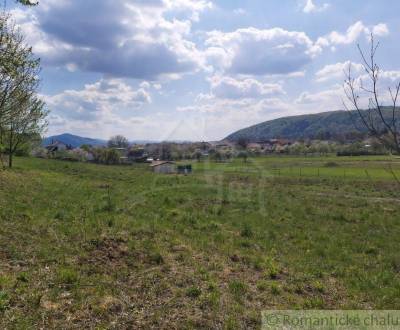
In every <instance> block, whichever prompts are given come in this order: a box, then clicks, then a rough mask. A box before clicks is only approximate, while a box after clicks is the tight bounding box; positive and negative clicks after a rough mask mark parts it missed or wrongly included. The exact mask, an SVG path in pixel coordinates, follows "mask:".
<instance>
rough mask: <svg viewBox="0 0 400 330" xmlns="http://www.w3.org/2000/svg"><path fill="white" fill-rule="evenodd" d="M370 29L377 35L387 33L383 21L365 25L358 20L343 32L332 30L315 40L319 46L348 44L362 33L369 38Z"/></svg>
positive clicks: (387, 30)
mask: <svg viewBox="0 0 400 330" xmlns="http://www.w3.org/2000/svg"><path fill="white" fill-rule="evenodd" d="M371 31H372V32H374V33H376V35H377V36H385V35H387V34H388V33H389V29H388V27H387V25H386V24H384V23H379V24H378V25H373V26H366V25H364V23H363V22H362V21H358V22H356V23H354V24H353V25H351V26H350V27H349V28H348V29H347V31H346V33H344V34H343V33H340V32H337V31H332V32H331V33H330V34H328V35H327V36H324V37H320V38H319V39H318V40H317V43H316V45H317V46H320V47H330V46H335V45H349V44H352V43H354V42H355V41H356V40H357V39H359V38H360V36H363V35H364V36H366V37H367V38H369V36H370V34H371Z"/></svg>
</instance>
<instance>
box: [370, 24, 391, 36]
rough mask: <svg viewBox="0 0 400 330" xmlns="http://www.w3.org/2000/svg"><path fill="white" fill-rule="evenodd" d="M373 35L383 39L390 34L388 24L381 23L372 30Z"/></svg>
mask: <svg viewBox="0 0 400 330" xmlns="http://www.w3.org/2000/svg"><path fill="white" fill-rule="evenodd" d="M372 33H373V34H374V35H375V36H377V37H383V36H386V35H388V34H389V28H388V27H387V25H386V24H384V23H380V24H378V25H375V26H374V27H373V28H372Z"/></svg>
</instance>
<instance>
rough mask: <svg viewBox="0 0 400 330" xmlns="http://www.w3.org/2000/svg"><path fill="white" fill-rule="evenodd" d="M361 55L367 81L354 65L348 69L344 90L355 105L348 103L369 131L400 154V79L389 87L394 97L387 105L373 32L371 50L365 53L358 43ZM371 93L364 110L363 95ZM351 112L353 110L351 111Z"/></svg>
mask: <svg viewBox="0 0 400 330" xmlns="http://www.w3.org/2000/svg"><path fill="white" fill-rule="evenodd" d="M357 47H358V50H359V52H360V55H361V59H362V65H363V67H364V71H365V73H366V77H367V78H366V79H367V83H365V81H363V78H362V77H358V78H356V77H354V76H353V74H352V71H351V65H350V66H349V68H348V71H347V72H345V74H346V80H345V85H344V91H345V93H346V97H347V100H348V101H349V102H350V105H351V106H348V105H347V104H346V103H345V102H343V103H344V106H345V108H346V109H347V110H355V111H356V113H357V114H358V117H359V118H360V120H361V123H362V125H363V126H364V128H366V129H367V131H368V133H369V134H370V135H371V136H373V137H375V138H377V139H378V140H379V141H380V142H381V143H382V144H383V145H384V146H385V147H387V148H389V149H390V150H395V151H396V152H397V153H400V131H399V126H398V123H397V121H398V119H399V115H400V109H399V108H398V107H397V102H398V98H399V92H400V82H399V83H397V84H396V86H395V87H394V88H392V87H389V88H388V94H387V96H390V101H389V102H388V103H389V104H388V105H387V106H385V105H384V104H383V100H384V96H382V94H383V93H382V94H381V91H380V89H379V78H380V73H381V70H380V67H379V65H378V64H377V63H376V52H377V50H378V47H379V42H378V43H376V42H375V40H374V36H373V34H371V39H370V50H369V53H366V52H364V51H363V50H362V49H361V47H360V45H357ZM362 94H363V95H367V97H368V107H367V109H363V106H362V105H361V102H362V100H361V99H362V97H361V95H362ZM350 113H351V112H350Z"/></svg>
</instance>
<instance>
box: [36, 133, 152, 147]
mask: <svg viewBox="0 0 400 330" xmlns="http://www.w3.org/2000/svg"><path fill="white" fill-rule="evenodd" d="M56 141H58V142H62V143H65V144H67V145H70V146H72V147H73V148H79V147H80V146H82V145H84V144H90V145H91V146H93V147H102V146H106V145H107V141H106V140H102V139H93V138H88V137H82V136H79V135H73V134H69V133H64V134H60V135H53V136H49V137H46V138H44V139H43V140H42V146H47V145H49V144H51V143H52V142H56ZM130 143H131V144H147V143H154V141H150V140H135V141H130Z"/></svg>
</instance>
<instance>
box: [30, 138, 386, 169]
mask: <svg viewBox="0 0 400 330" xmlns="http://www.w3.org/2000/svg"><path fill="white" fill-rule="evenodd" d="M113 140H118V141H119V142H118V143H113V142H110V141H113ZM110 141H109V142H108V144H107V145H104V146H91V145H81V146H77V147H74V146H72V145H69V144H66V143H63V142H61V141H57V140H53V141H51V143H50V144H48V145H45V146H44V147H40V148H36V149H34V151H33V156H36V157H39V158H50V159H60V160H67V161H68V160H69V161H80V162H93V163H100V164H106V165H132V164H135V163H147V164H149V168H150V169H152V170H153V171H154V172H156V173H164V174H168V173H178V174H189V173H191V172H192V166H191V165H190V162H189V163H188V164H184V163H182V162H183V161H197V162H200V161H203V160H212V161H215V162H229V161H231V160H233V159H235V158H241V159H243V161H247V159H248V158H250V157H258V156H266V155H278V156H279V155H281V156H283V155H299V156H313V155H314V156H324V155H325V156H327V155H332V154H336V155H338V156H341V155H342V156H346V155H355V156H357V155H379V154H385V153H387V152H386V151H385V150H384V149H382V146H381V145H380V144H379V143H377V142H376V141H374V140H373V139H366V140H364V141H358V142H357V141H356V142H353V143H342V144H340V143H338V142H335V141H321V140H308V141H290V140H287V139H269V140H264V141H259V142H247V141H246V140H244V139H243V140H238V141H236V142H232V141H228V140H222V141H215V142H180V143H178V142H160V143H147V144H136V143H129V142H128V141H127V140H126V139H125V138H123V137H122V136H116V137H113V138H111V139H110ZM121 141H122V142H121ZM176 162H180V163H179V165H177V163H176Z"/></svg>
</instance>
